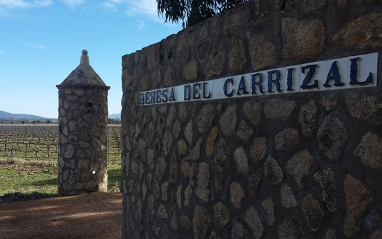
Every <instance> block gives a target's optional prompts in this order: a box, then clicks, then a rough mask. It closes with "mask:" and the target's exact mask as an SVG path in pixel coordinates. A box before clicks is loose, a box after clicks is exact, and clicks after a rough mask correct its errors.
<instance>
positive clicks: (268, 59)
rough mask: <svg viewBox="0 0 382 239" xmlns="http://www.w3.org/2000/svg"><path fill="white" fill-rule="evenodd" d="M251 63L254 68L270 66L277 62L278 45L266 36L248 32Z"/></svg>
mask: <svg viewBox="0 0 382 239" xmlns="http://www.w3.org/2000/svg"><path fill="white" fill-rule="evenodd" d="M247 39H248V45H249V53H250V56H251V65H252V68H253V69H254V70H260V69H263V68H266V67H270V66H272V65H274V64H275V63H276V59H277V58H276V47H275V45H274V44H273V43H272V42H271V41H269V40H268V39H267V38H266V37H264V36H262V35H260V34H258V33H252V32H247Z"/></svg>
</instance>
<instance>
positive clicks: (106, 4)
mask: <svg viewBox="0 0 382 239" xmlns="http://www.w3.org/2000/svg"><path fill="white" fill-rule="evenodd" d="M102 5H103V6H104V7H105V8H106V9H108V10H111V11H114V12H118V8H117V6H116V4H115V3H114V2H103V3H102Z"/></svg>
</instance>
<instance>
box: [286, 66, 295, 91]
mask: <svg viewBox="0 0 382 239" xmlns="http://www.w3.org/2000/svg"><path fill="white" fill-rule="evenodd" d="M294 70H295V69H294V68H289V69H287V71H288V76H287V91H294V89H293V88H292V86H293V71H294Z"/></svg>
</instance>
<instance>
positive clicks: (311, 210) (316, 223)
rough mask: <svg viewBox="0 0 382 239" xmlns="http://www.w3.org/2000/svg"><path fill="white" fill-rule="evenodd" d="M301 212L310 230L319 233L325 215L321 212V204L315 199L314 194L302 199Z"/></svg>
mask: <svg viewBox="0 0 382 239" xmlns="http://www.w3.org/2000/svg"><path fill="white" fill-rule="evenodd" d="M301 210H302V213H303V214H304V217H305V219H306V221H307V222H308V225H309V227H310V229H311V230H312V231H314V232H317V231H318V230H319V229H320V227H321V222H322V218H323V216H324V213H323V212H322V210H321V207H320V204H319V203H318V201H317V200H315V199H314V198H313V196H312V194H309V195H308V196H306V197H304V198H303V199H302V202H301Z"/></svg>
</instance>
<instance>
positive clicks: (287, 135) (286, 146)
mask: <svg viewBox="0 0 382 239" xmlns="http://www.w3.org/2000/svg"><path fill="white" fill-rule="evenodd" d="M299 143H300V134H299V133H298V131H297V130H296V129H293V128H288V129H285V130H283V131H281V132H280V133H278V134H277V135H276V137H275V148H276V150H278V151H288V150H290V149H291V148H293V147H295V146H297V145H298V144H299Z"/></svg>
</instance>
